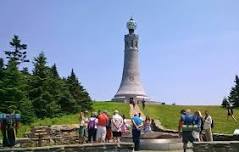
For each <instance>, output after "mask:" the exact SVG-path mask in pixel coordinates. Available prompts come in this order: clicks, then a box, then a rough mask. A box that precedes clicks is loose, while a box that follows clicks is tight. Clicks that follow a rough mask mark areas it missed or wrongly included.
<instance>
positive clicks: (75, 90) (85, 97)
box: [66, 69, 92, 111]
mask: <svg viewBox="0 0 239 152" xmlns="http://www.w3.org/2000/svg"><path fill="white" fill-rule="evenodd" d="M66 82H67V84H68V85H69V90H70V93H71V95H72V96H73V98H74V99H75V101H76V107H77V109H78V110H81V111H84V110H90V109H91V108H92V107H91V106H92V102H91V99H90V96H89V94H88V92H87V91H86V90H85V89H84V87H83V86H82V85H81V84H80V83H79V81H78V78H77V77H76V75H75V73H74V70H73V69H72V71H71V75H70V76H69V77H68V78H67V80H66Z"/></svg>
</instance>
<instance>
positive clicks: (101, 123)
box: [96, 111, 109, 142]
mask: <svg viewBox="0 0 239 152" xmlns="http://www.w3.org/2000/svg"><path fill="white" fill-rule="evenodd" d="M97 120H98V121H97V132H96V138H97V141H98V142H105V137H106V125H107V123H108V121H109V118H108V116H107V114H106V111H103V112H101V113H100V114H99V115H98V118H97Z"/></svg>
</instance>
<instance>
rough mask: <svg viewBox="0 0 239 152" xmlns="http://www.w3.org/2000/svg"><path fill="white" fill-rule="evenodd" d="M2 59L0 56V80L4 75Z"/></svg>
mask: <svg viewBox="0 0 239 152" xmlns="http://www.w3.org/2000/svg"><path fill="white" fill-rule="evenodd" d="M3 74H4V60H3V58H0V81H1V80H2V79H3V77H4V75H3ZM0 85H1V82H0Z"/></svg>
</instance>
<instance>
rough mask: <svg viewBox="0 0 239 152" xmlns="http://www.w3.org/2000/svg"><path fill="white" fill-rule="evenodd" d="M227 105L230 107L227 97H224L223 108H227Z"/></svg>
mask: <svg viewBox="0 0 239 152" xmlns="http://www.w3.org/2000/svg"><path fill="white" fill-rule="evenodd" d="M227 105H228V100H227V98H226V97H224V98H223V100H222V107H226V106H227Z"/></svg>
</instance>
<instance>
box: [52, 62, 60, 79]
mask: <svg viewBox="0 0 239 152" xmlns="http://www.w3.org/2000/svg"><path fill="white" fill-rule="evenodd" d="M50 72H51V74H52V77H53V78H55V79H60V76H59V74H58V71H57V67H56V64H54V65H53V66H52V67H51V69H50Z"/></svg>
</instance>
